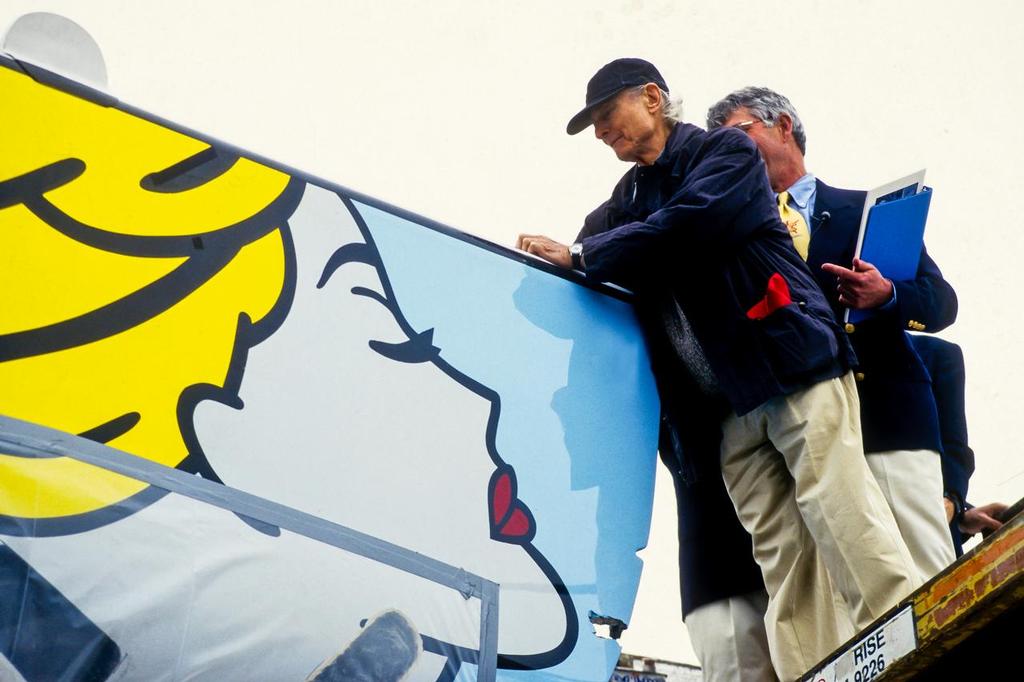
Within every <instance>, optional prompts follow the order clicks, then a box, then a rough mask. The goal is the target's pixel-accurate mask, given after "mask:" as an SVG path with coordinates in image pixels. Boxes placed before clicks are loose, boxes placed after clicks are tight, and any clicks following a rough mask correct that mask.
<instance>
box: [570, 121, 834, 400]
mask: <svg viewBox="0 0 1024 682" xmlns="http://www.w3.org/2000/svg"><path fill="white" fill-rule="evenodd" d="M580 236H581V240H582V243H583V257H584V261H585V264H586V272H587V277H591V278H594V279H598V280H602V281H609V282H615V283H617V284H620V285H622V286H624V287H626V288H628V289H630V290H632V291H633V292H634V293H635V294H636V297H637V312H638V315H639V318H640V321H641V324H642V325H643V326H644V329H645V331H646V333H647V336H648V338H650V337H652V336H660V335H663V333H664V332H663V329H662V321H661V317H660V315H659V309H660V304H659V303H658V302H659V301H661V300H663V296H664V294H665V293H667V292H670V293H671V294H672V295H674V296H675V299H676V301H677V302H678V303H679V305H680V307H681V308H682V309H683V311H684V312H685V314H686V317H687V318H688V319H689V321H690V324H691V326H692V328H693V333H694V335H695V336H696V338H697V340H698V341H699V343H700V345H701V347H702V348H703V350H704V353H705V354H706V355H707V359H708V362H709V364H710V366H711V369H712V370H713V372H714V374H715V377H716V379H717V380H718V383H719V385H720V387H721V389H722V392H723V393H724V394H725V396H726V399H727V400H728V402H729V405H730V406H731V408H732V409H733V410H734V411H735V412H736V413H737V414H740V415H742V414H745V413H747V412H749V411H750V410H752V409H754V408H755V407H757V406H758V405H760V404H762V403H764V402H765V401H767V400H769V399H771V398H774V397H776V396H779V395H785V394H789V393H792V392H794V391H797V390H800V389H802V388H805V387H807V386H810V385H812V384H815V383H817V382H819V381H822V380H825V379H830V378H833V377H837V376H841V375H842V374H844V373H845V372H846V371H847V370H848V369H849V367H850V366H851V364H852V362H853V352H852V350H851V348H850V346H849V344H848V342H847V340H846V335H845V334H844V333H843V332H842V331H841V329H840V328H839V326H838V325H837V324H836V322H835V318H834V317H833V314H832V310H831V309H830V308H829V306H828V303H827V302H826V301H825V298H824V296H823V295H822V293H821V291H820V289H819V288H818V284H817V282H816V281H815V280H814V277H813V276H812V275H811V273H810V271H809V270H808V269H807V266H806V264H805V263H804V262H803V260H802V259H801V258H800V256H799V254H797V252H796V249H794V248H793V242H792V239H791V238H790V236H789V233H788V232H787V231H786V228H785V227H784V226H783V224H782V221H781V220H780V219H779V214H778V210H777V208H776V206H775V199H774V195H773V193H772V191H771V187H769V185H768V179H767V175H766V173H765V166H764V162H763V161H762V160H761V157H760V155H759V154H758V151H757V147H756V146H755V145H754V142H753V141H752V140H751V139H750V138H749V137H748V136H747V135H746V134H745V133H743V132H742V131H740V130H735V129H733V128H719V129H718V130H714V131H712V132H710V133H709V132H705V131H704V130H701V129H700V128H697V127H696V126H693V125H690V124H686V123H679V124H676V126H675V127H674V128H673V130H672V132H671V134H670V135H669V138H668V141H667V142H666V145H665V149H664V150H663V152H662V154H661V156H660V157H659V158H658V159H657V161H656V162H655V163H654V164H652V165H650V166H634V167H633V168H632V169H631V170H630V171H628V172H627V173H626V174H625V175H624V176H623V178H622V180H620V181H619V183H618V185H616V187H615V189H614V191H613V192H612V196H611V198H610V199H609V200H608V201H607V202H605V203H604V204H603V205H602V206H600V207H599V208H598V209H597V210H596V211H594V212H593V213H591V214H590V215H589V216H587V219H586V221H585V223H584V228H583V231H582V232H581V235H580ZM773 275H779V276H781V278H782V279H783V280H784V281H785V284H786V287H787V288H788V292H789V295H790V297H791V300H792V302H791V303H790V304H788V305H784V306H782V307H778V308H777V309H774V310H772V311H771V312H770V314H768V315H767V316H764V317H763V318H762V319H752V318H751V316H750V315H749V314H748V312H749V311H751V310H752V309H753V308H754V306H755V305H756V304H757V303H758V302H759V301H762V299H764V298H765V296H766V294H767V292H768V284H769V280H770V279H772V278H773ZM665 359H666V358H664V357H660V356H659V355H657V354H654V353H652V363H653V365H654V372H655V376H656V377H661V380H660V381H659V388H662V386H663V384H664V382H665V381H666V380H669V379H671V378H673V376H674V373H675V371H676V369H677V368H676V367H675V366H674V363H671V362H670V363H665V362H664V361H665ZM663 399H664V395H663Z"/></svg>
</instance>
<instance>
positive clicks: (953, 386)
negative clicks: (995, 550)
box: [910, 335, 974, 556]
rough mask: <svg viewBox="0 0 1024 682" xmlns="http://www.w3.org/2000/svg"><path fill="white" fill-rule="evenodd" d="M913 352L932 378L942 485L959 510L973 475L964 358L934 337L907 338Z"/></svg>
mask: <svg viewBox="0 0 1024 682" xmlns="http://www.w3.org/2000/svg"><path fill="white" fill-rule="evenodd" d="M910 338H911V340H912V341H913V344H914V349H915V350H916V351H917V354H918V355H919V356H920V357H921V361H922V362H923V363H924V366H925V368H926V369H927V370H928V374H930V375H931V378H932V393H933V395H934V396H935V405H936V407H937V408H938V410H939V431H940V432H941V434H942V484H943V487H944V488H945V493H946V495H947V496H948V497H951V498H953V499H954V500H955V501H956V503H958V504H957V506H958V508H959V509H964V508H966V505H967V483H968V481H969V480H970V478H971V474H973V473H974V451H973V450H971V447H970V446H969V445H968V444H967V415H966V413H965V407H964V382H965V381H966V376H965V371H964V354H963V352H962V351H961V350H960V346H958V345H956V344H955V343H950V342H949V341H943V340H942V339H939V338H936V337H934V336H917V335H914V336H911V337H910ZM958 523H959V519H953V523H952V524H950V533H951V535H952V536H953V546H954V547H955V548H956V555H957V556H960V555H961V554H963V552H964V550H963V541H964V537H963V534H962V533H961V532H960V527H959V525H958Z"/></svg>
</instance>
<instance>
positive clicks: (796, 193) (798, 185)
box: [789, 173, 816, 211]
mask: <svg viewBox="0 0 1024 682" xmlns="http://www.w3.org/2000/svg"><path fill="white" fill-rule="evenodd" d="M815 189H816V185H815V179H814V174H813V173H806V174H804V175H803V176H802V177H801V178H800V179H799V180H797V181H796V182H794V183H793V184H792V185H791V186H790V188H789V200H790V201H791V202H793V203H794V204H796V205H797V206H798V207H800V208H801V209H803V210H805V211H806V210H807V202H809V201H810V200H811V197H812V195H813V194H814V190H815Z"/></svg>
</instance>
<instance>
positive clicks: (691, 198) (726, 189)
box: [583, 128, 771, 286]
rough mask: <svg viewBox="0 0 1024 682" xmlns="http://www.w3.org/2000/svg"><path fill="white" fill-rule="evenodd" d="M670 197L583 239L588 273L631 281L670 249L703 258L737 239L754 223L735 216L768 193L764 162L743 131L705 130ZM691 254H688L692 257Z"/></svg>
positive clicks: (675, 255)
mask: <svg viewBox="0 0 1024 682" xmlns="http://www.w3.org/2000/svg"><path fill="white" fill-rule="evenodd" d="M697 157H698V158H697V159H695V162H693V163H691V165H690V167H689V168H688V169H687V170H686V171H685V174H684V175H683V176H682V177H681V178H680V183H679V186H678V188H677V189H676V191H675V192H673V194H672V196H671V197H670V198H669V200H668V201H666V202H665V204H664V205H663V206H662V207H661V208H660V209H659V210H657V211H655V212H654V213H652V214H651V215H649V216H648V217H647V219H646V220H643V221H637V222H631V223H627V224H625V225H622V226H621V227H618V228H617V229H615V230H611V231H608V232H604V233H601V234H595V235H592V236H589V237H586V238H585V239H584V240H583V253H584V258H585V260H586V266H587V275H588V276H590V277H594V278H597V279H600V280H606V281H612V282H617V283H620V284H624V285H626V286H630V284H631V283H633V282H635V281H636V280H637V279H639V278H642V277H643V274H644V272H645V271H649V269H650V268H652V267H656V266H657V263H658V262H659V259H662V258H664V257H665V256H666V254H669V255H670V256H671V258H672V260H673V262H674V263H676V264H677V265H682V266H685V261H686V259H687V257H688V256H689V257H691V258H706V257H708V256H709V255H710V253H709V252H711V251H720V250H722V249H724V248H726V247H727V246H728V245H729V244H731V243H735V242H739V241H741V240H742V239H743V238H744V237H746V236H747V234H746V233H748V232H749V231H751V230H752V229H753V228H754V227H756V226H757V223H756V221H737V220H736V218H737V216H738V215H739V214H740V213H741V211H743V209H744V208H745V207H746V206H747V205H748V204H749V203H750V201H751V199H753V198H755V197H756V196H757V195H758V193H763V194H764V195H765V197H770V191H771V190H770V188H769V187H768V180H767V175H766V173H765V168H764V162H763V161H761V157H760V156H759V154H758V153H757V147H755V146H754V143H753V141H751V140H750V138H749V137H748V136H747V135H746V134H744V133H743V132H742V131H739V130H733V129H731V128H726V129H719V130H716V131H714V132H713V133H711V134H709V135H708V137H707V140H706V141H705V143H704V145H703V146H702V148H701V149H700V150H699V151H698V153H697ZM690 254H692V256H690Z"/></svg>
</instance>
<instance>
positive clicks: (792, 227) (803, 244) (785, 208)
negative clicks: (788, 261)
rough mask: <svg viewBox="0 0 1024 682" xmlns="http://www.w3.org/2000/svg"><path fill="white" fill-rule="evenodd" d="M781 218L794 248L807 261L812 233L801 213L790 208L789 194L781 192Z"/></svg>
mask: <svg viewBox="0 0 1024 682" xmlns="http://www.w3.org/2000/svg"><path fill="white" fill-rule="evenodd" d="M779 217H780V218H782V222H783V223H785V225H786V229H787V230H789V236H790V237H792V238H793V246H795V247H796V252H797V253H799V254H800V257H801V258H803V259H804V260H807V244H808V243H809V242H810V241H811V233H810V231H809V230H808V229H807V221H805V220H804V217H803V216H802V215H800V212H799V211H797V210H795V209H792V208H790V207H789V192H779Z"/></svg>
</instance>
